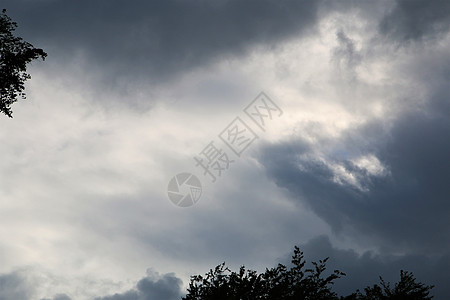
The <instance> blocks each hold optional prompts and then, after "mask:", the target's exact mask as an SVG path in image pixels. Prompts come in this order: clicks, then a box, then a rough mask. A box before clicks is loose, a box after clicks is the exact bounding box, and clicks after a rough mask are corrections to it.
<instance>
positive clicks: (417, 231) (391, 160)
mask: <svg viewBox="0 0 450 300" xmlns="http://www.w3.org/2000/svg"><path fill="white" fill-rule="evenodd" d="M449 137H450V118H448V116H447V115H445V114H439V115H437V113H431V112H428V113H422V112H416V113H411V114H406V115H404V116H402V117H401V118H400V119H399V120H398V121H397V123H396V124H395V126H394V128H393V129H392V130H391V131H390V132H385V131H384V130H383V129H382V127H381V125H376V124H372V125H368V126H365V127H364V128H359V129H358V130H354V131H353V132H351V133H348V136H347V138H345V139H344V140H343V141H340V142H339V144H338V145H335V147H336V149H341V150H342V151H343V152H344V153H345V152H347V153H350V152H353V153H360V154H367V153H374V154H375V155H376V156H377V157H378V159H379V160H380V161H381V162H382V163H383V164H384V165H386V166H387V167H388V168H389V170H390V175H389V176H383V177H376V176H370V175H369V174H367V171H366V170H364V169H361V168H359V167H357V166H355V164H354V163H352V162H351V161H350V160H349V159H347V158H345V155H344V156H342V155H335V156H334V157H332V158H331V160H333V163H339V164H341V165H342V166H344V168H345V169H346V171H347V172H349V173H351V174H352V175H353V176H354V177H356V178H357V180H358V181H359V182H360V184H361V185H362V186H363V187H365V188H367V189H368V191H361V190H360V189H358V188H355V186H353V185H351V184H346V183H339V182H336V180H334V178H335V174H334V173H333V171H332V170H331V169H330V167H329V166H328V165H327V163H326V162H323V161H318V160H313V159H312V160H310V159H309V158H307V159H299V156H298V155H300V154H307V153H310V152H311V151H312V146H311V145H309V144H308V143H306V142H304V141H302V140H298V141H296V142H292V143H285V144H279V145H271V146H267V147H266V148H265V150H264V151H263V152H262V155H261V158H260V161H261V163H262V164H264V165H265V167H266V169H267V172H268V173H269V174H270V175H271V176H272V177H273V178H274V180H275V181H276V182H277V184H278V185H279V186H281V187H285V188H287V189H289V190H290V192H291V193H292V195H293V197H294V198H296V199H298V200H300V201H303V202H305V203H307V204H308V205H309V207H311V209H312V210H313V211H314V212H316V213H317V214H318V215H319V216H320V217H322V218H323V219H324V220H325V221H327V222H328V223H329V224H330V225H331V227H332V229H333V230H335V231H336V232H338V233H344V234H345V232H346V230H347V229H348V226H350V227H351V228H352V230H355V231H357V232H359V233H360V234H362V235H364V236H370V237H371V238H372V239H373V241H374V243H375V245H379V246H380V247H387V248H389V249H391V250H392V249H395V250H397V251H407V252H415V251H419V252H421V251H429V252H431V253H440V252H445V251H450V239H449V237H450V231H449V228H450V219H449V218H448V216H449V215H450V202H449V195H450V187H449V185H448V184H447V183H448V179H449V178H450V161H449V160H448V154H449V153H450V139H449ZM336 153H338V152H336ZM299 165H300V166H301V168H299V167H298V166H299Z"/></svg>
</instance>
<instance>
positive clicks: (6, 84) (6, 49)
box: [0, 9, 47, 118]
mask: <svg viewBox="0 0 450 300" xmlns="http://www.w3.org/2000/svg"><path fill="white" fill-rule="evenodd" d="M16 28H17V23H16V22H13V21H12V20H11V18H10V17H8V16H7V15H6V9H3V10H2V12H1V14H0V112H2V113H4V114H5V115H7V116H8V117H10V118H12V111H11V105H12V104H13V103H14V102H16V101H17V97H18V96H20V97H22V99H25V98H26V96H25V93H24V92H23V91H24V89H25V86H24V83H25V81H26V80H27V79H30V78H31V76H30V75H29V74H27V73H26V71H27V64H28V63H30V62H31V61H32V60H34V59H37V58H39V57H40V58H42V59H43V60H44V59H45V57H46V56H47V53H45V52H44V50H42V49H36V48H34V47H33V45H31V44H30V43H28V42H26V41H23V39H22V38H20V37H17V36H14V34H13V31H14V30H15V29H16Z"/></svg>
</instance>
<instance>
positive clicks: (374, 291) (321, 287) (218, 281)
mask: <svg viewBox="0 0 450 300" xmlns="http://www.w3.org/2000/svg"><path fill="white" fill-rule="evenodd" d="M327 260H328V258H326V259H324V260H320V261H319V262H318V263H316V262H313V263H312V265H313V268H310V269H305V264H306V262H305V260H304V257H303V253H302V252H301V251H300V249H299V248H298V247H295V248H294V254H293V256H292V265H293V266H292V267H290V268H288V267H286V266H285V265H283V264H279V265H278V266H277V267H275V268H272V269H266V271H265V272H264V273H261V274H258V273H257V272H256V271H252V270H246V269H245V267H244V266H242V267H241V268H240V269H239V271H238V272H234V271H231V270H230V269H229V268H228V267H226V265H225V263H222V264H220V265H218V266H217V267H216V268H215V269H214V270H213V269H211V270H209V272H208V273H206V274H205V276H201V275H195V276H191V281H190V283H189V288H188V293H187V295H186V296H185V297H184V298H183V300H266V299H267V300H269V299H270V300H293V299H301V300H339V299H340V300H429V299H432V298H433V296H430V295H429V294H430V290H431V289H432V288H433V286H426V285H424V284H422V283H418V282H416V279H415V278H414V276H413V275H412V273H409V272H405V271H403V270H402V271H401V272H400V281H399V282H398V283H396V284H395V286H394V287H393V288H391V285H390V283H386V282H385V281H384V280H383V278H381V277H380V280H381V283H380V284H381V286H380V285H378V284H375V285H374V286H372V287H366V288H365V289H364V293H362V292H360V291H359V290H357V291H356V292H355V293H353V294H351V295H349V296H346V297H343V296H341V297H338V295H337V294H336V293H335V292H334V291H333V290H332V285H333V284H334V282H335V280H336V279H339V278H341V277H342V276H345V274H344V273H342V272H341V271H339V270H335V271H334V272H333V273H332V274H330V275H328V276H325V275H324V274H325V271H326V262H327Z"/></svg>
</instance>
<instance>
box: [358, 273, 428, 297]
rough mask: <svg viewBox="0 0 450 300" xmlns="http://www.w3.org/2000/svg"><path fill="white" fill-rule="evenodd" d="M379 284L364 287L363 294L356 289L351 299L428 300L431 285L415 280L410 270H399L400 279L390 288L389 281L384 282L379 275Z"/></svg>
mask: <svg viewBox="0 0 450 300" xmlns="http://www.w3.org/2000/svg"><path fill="white" fill-rule="evenodd" d="M380 284H381V286H380V285H378V284H375V285H373V286H372V287H366V288H365V289H364V294H363V293H361V292H360V291H357V292H356V294H354V296H355V297H354V298H353V299H357V300H372V299H373V300H384V299H389V300H403V299H407V300H429V299H432V298H433V296H430V291H431V289H432V288H433V286H432V285H430V286H427V285H424V284H423V283H420V282H416V278H415V277H414V275H413V274H412V273H411V272H407V271H403V270H401V271H400V281H399V282H398V283H396V284H395V286H394V288H391V285H390V283H386V282H385V281H384V280H383V278H382V277H381V276H380Z"/></svg>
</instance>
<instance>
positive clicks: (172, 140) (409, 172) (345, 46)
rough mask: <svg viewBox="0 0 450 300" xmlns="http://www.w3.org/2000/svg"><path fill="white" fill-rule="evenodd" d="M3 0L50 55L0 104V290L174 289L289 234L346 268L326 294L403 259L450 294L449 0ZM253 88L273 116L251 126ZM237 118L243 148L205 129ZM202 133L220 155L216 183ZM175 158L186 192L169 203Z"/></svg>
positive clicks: (269, 248)
mask: <svg viewBox="0 0 450 300" xmlns="http://www.w3.org/2000/svg"><path fill="white" fill-rule="evenodd" d="M1 8H6V9H7V13H8V15H9V16H10V17H11V18H13V20H14V21H16V22H17V23H18V24H19V28H18V30H17V34H18V35H20V36H22V37H23V38H24V39H25V40H26V41H28V42H31V43H32V44H33V45H34V46H35V47H39V48H43V49H44V50H45V51H46V52H47V53H48V58H47V59H46V61H45V62H42V61H35V62H33V63H32V64H31V65H30V67H29V72H30V73H31V75H32V79H31V80H30V81H29V82H28V83H27V85H26V92H27V100H26V101H19V102H17V103H16V104H14V105H13V106H12V108H13V112H14V114H13V116H14V118H13V119H9V118H7V117H6V116H0V143H1V146H0V157H1V158H2V159H1V160H0V224H1V226H0V298H1V299H5V300H10V299H11V300H12V299H14V300H17V299H38V300H40V299H46V300H49V299H51V300H68V299H71V300H78V299H82V300H83V299H98V300H106V299H115V300H118V299H119V300H120V299H141V300H142V299H168V300H172V299H180V298H181V295H183V294H184V293H185V289H186V286H187V285H188V283H189V276H190V275H194V274H203V273H205V272H207V271H208V270H209V268H212V267H214V266H216V265H217V264H219V263H221V262H223V261H225V262H226V263H227V264H228V265H229V266H230V267H232V268H234V269H236V268H238V267H239V266H240V265H245V266H246V267H249V268H251V269H256V270H258V271H263V270H264V269H265V267H272V266H275V265H276V264H277V263H279V262H288V260H289V256H290V255H291V253H292V250H293V247H294V245H299V246H300V248H301V249H302V250H303V251H304V252H305V255H306V258H307V259H308V260H309V261H310V260H317V259H322V258H325V257H327V256H329V257H330V264H329V266H330V270H332V269H334V268H338V269H340V270H342V271H344V272H345V273H347V276H346V277H345V278H343V279H340V280H339V281H338V282H337V284H336V286H335V288H336V290H337V291H338V292H339V293H340V294H341V295H345V294H349V293H351V292H353V291H355V290H356V289H358V288H359V289H362V288H364V287H365V286H367V285H372V284H374V283H376V282H377V281H378V276H380V275H381V276H383V277H384V278H386V279H387V280H390V281H397V280H398V279H399V274H400V270H401V269H404V270H408V271H412V272H413V273H414V274H415V275H416V277H417V278H418V279H419V280H420V281H422V282H424V283H426V284H434V285H436V287H435V289H434V295H435V296H436V299H438V300H439V299H445V297H446V296H447V297H449V296H450V286H449V285H448V278H450V100H449V99H450V88H449V81H450V51H449V49H450V2H449V1H444V0H443V1H439V0H431V1H425V0H424V1H415V0H411V1H397V2H396V1H377V2H375V1H339V2H338V1H325V0H323V1H275V0H273V1H269V0H260V1H256V0H255V1H238V0H229V1H225V0H223V1H206V0H196V1H181V0H180V1H175V0H164V1H163V0H161V1H144V0H142V1H141V0H136V1H125V0H122V1H120V0H109V1H106V0H98V1H90V0H79V1H65V0H3V1H2V3H1V5H0V9H1ZM260 92H264V93H265V94H266V95H267V96H268V97H269V98H270V99H271V100H272V101H273V104H276V105H277V106H278V107H279V109H280V110H281V111H282V112H283V113H282V114H281V113H279V111H277V113H276V114H275V113H274V114H273V118H272V119H271V120H269V119H268V118H266V119H265V120H266V123H265V127H264V128H263V129H264V130H262V129H261V128H260V127H258V126H256V123H254V122H252V120H251V119H250V118H249V116H248V115H246V114H245V112H244V108H245V107H247V105H249V104H250V103H251V102H252V101H253V100H254V99H255V98H256V97H257V96H258V95H259V94H260ZM280 114H281V115H280ZM236 117H240V118H241V120H242V121H243V122H245V124H247V125H248V126H249V127H250V129H252V131H253V132H254V134H255V135H256V136H257V139H255V140H254V141H253V142H252V143H251V144H249V146H248V147H247V148H246V149H245V151H243V152H242V153H241V154H240V156H237V155H236V154H235V153H233V152H232V151H231V150H230V148H227V145H226V144H225V143H224V142H223V141H222V140H221V139H220V137H219V134H220V133H221V132H223V130H225V129H226V128H227V126H228V125H229V124H230V122H232V121H233V120H234V119H235V118H236ZM211 141H213V142H214V144H215V145H216V146H217V147H219V148H221V150H222V151H223V153H227V154H228V156H229V158H230V159H232V160H234V162H232V163H231V164H230V165H229V169H227V170H224V171H223V172H222V174H221V176H220V177H218V178H217V180H216V181H215V182H214V183H213V182H212V180H211V177H210V176H208V174H206V175H205V174H204V172H203V169H202V168H201V166H198V165H197V166H196V161H195V160H194V157H199V156H200V155H201V152H202V150H204V149H205V148H206V147H207V146H208V145H209V143H210V142H211ZM183 172H188V173H192V174H194V175H195V176H197V178H198V179H199V180H200V181H201V184H202V187H203V191H202V195H201V197H200V199H199V200H198V202H197V203H196V204H195V205H193V206H191V207H186V208H181V207H178V206H176V205H174V204H173V203H172V202H171V201H170V200H169V198H168V194H167V187H168V183H169V181H170V180H171V178H173V176H175V175H176V174H179V173H183ZM183 191H184V190H183Z"/></svg>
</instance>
